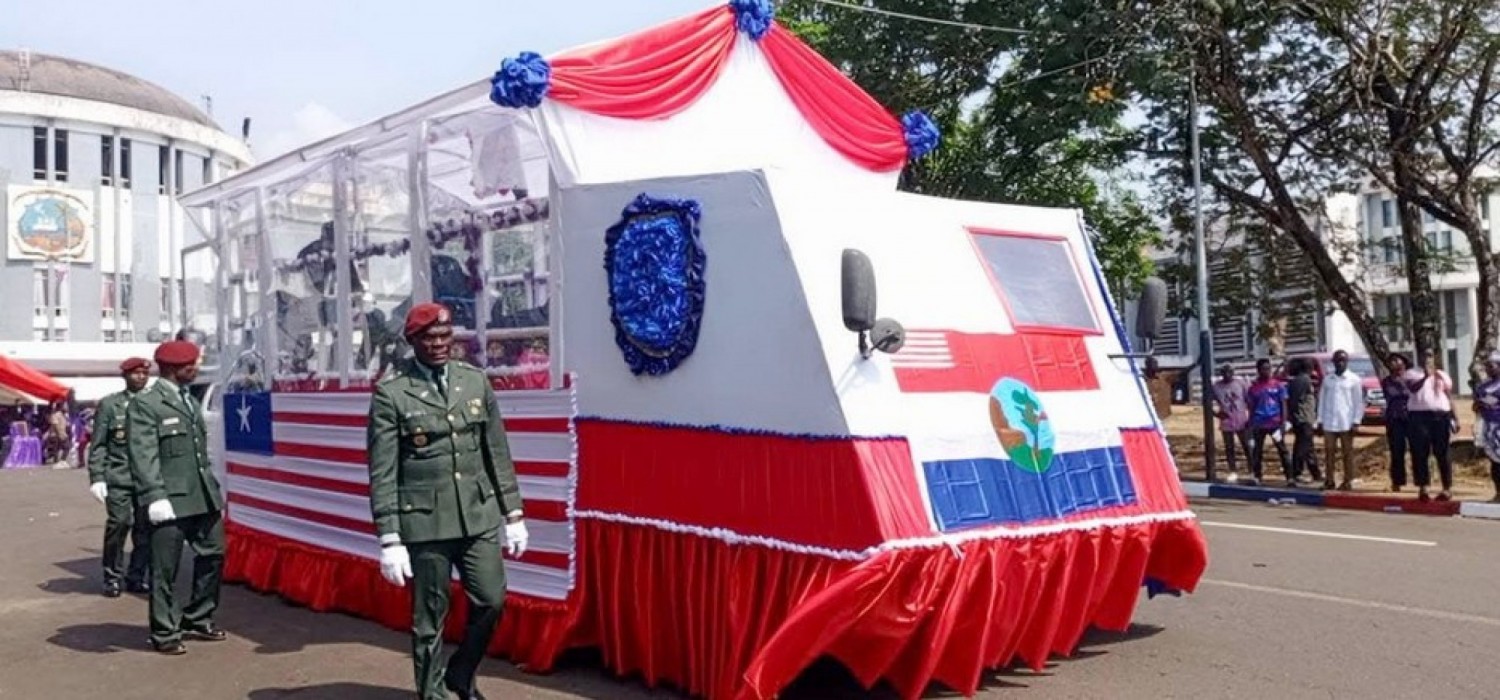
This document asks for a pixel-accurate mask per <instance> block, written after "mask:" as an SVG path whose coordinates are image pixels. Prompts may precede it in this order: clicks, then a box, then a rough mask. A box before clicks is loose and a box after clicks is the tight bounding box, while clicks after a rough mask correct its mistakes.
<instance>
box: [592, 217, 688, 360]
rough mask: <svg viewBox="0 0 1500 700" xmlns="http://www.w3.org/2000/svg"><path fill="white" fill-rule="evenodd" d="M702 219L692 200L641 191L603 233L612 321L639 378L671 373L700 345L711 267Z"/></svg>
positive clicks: (620, 342) (621, 348)
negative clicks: (700, 226)
mask: <svg viewBox="0 0 1500 700" xmlns="http://www.w3.org/2000/svg"><path fill="white" fill-rule="evenodd" d="M701 218H702V209H701V208H700V207H699V205H698V202H696V201H694V200H691V199H675V198H657V197H651V196H649V195H646V194H641V195H639V196H637V197H636V198H635V200H634V201H632V202H631V203H630V206H628V207H626V208H625V210H624V211H623V212H622V213H621V219H620V221H619V222H618V223H616V224H615V225H614V226H611V227H609V230H608V231H607V232H606V233H605V237H604V269H605V271H606V273H607V274H608V277H609V309H610V322H611V323H613V324H614V327H615V344H616V345H619V346H620V352H621V353H622V354H623V355H624V357H625V363H626V364H627V365H629V366H630V371H631V372H632V373H634V374H636V375H641V374H648V375H652V376H659V375H663V374H667V373H668V372H671V371H672V370H674V369H676V368H677V366H678V365H680V364H682V361H683V360H686V359H687V358H688V356H689V355H691V354H692V353H693V349H694V348H696V347H697V345H698V328H699V324H700V323H701V322H702V319H703V304H704V297H705V294H704V289H705V286H704V267H705V265H706V264H707V257H706V255H705V253H704V250H703V242H702V240H701V239H700V237H699V231H698V221H699V219H701Z"/></svg>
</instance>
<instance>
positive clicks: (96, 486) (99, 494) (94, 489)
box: [89, 481, 109, 503]
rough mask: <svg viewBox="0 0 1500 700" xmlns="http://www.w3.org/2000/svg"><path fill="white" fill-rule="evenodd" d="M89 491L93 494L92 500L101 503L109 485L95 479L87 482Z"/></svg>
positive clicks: (107, 493)
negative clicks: (89, 482) (90, 482)
mask: <svg viewBox="0 0 1500 700" xmlns="http://www.w3.org/2000/svg"><path fill="white" fill-rule="evenodd" d="M89 493H92V494H94V500H96V501H98V502H100V503H103V502H104V497H105V496H107V495H109V487H107V486H105V485H104V482H102V481H95V482H94V483H92V484H89Z"/></svg>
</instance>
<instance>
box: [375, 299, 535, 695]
mask: <svg viewBox="0 0 1500 700" xmlns="http://www.w3.org/2000/svg"><path fill="white" fill-rule="evenodd" d="M452 318H453V316H452V312H450V311H449V310H448V309H447V307H444V306H442V305H439V304H419V305H417V306H414V307H412V309H411V311H410V312H409V313H408V314H407V317H406V327H405V333H406V338H407V340H408V341H410V342H411V344H412V347H413V349H414V350H415V352H416V358H415V359H414V360H408V361H406V362H404V363H402V364H398V365H397V366H396V368H395V369H394V370H393V371H392V372H391V373H390V374H388V375H386V376H385V377H384V378H383V379H382V380H381V381H380V383H379V384H377V385H376V387H375V392H374V397H373V399H372V401H371V403H370V420H369V436H368V439H369V455H370V457H369V458H370V506H371V511H372V512H373V514H374V519H375V528H376V531H377V532H378V533H379V534H380V544H381V553H380V572H381V574H382V575H383V576H384V577H385V578H386V580H388V581H390V582H391V583H392V584H395V585H397V586H404V585H406V580H407V579H411V581H412V585H413V591H412V663H413V666H414V670H415V673H416V684H417V691H418V693H419V694H420V696H421V697H422V698H423V699H424V700H439V699H440V698H447V697H448V694H447V692H444V689H445V688H446V689H447V690H448V691H452V692H454V693H457V694H458V695H459V697H461V698H464V700H475V699H480V700H482V698H483V696H482V695H480V694H479V692H478V691H477V690H475V688H474V676H475V673H476V672H477V671H478V669H479V662H480V660H481V659H482V658H483V656H484V652H485V649H486V648H488V647H489V643H490V638H491V636H492V635H493V634H494V632H495V627H496V625H498V624H499V622H500V613H501V606H502V604H503V603H504V599H505V566H504V563H503V561H502V560H501V545H502V542H501V538H502V537H504V543H503V544H504V548H505V550H506V553H507V554H509V555H510V556H512V557H520V556H521V555H522V553H524V552H525V550H526V542H527V538H528V535H527V532H526V523H525V521H524V520H523V519H522V509H521V493H520V490H519V488H518V487H517V484H516V472H515V465H514V464H512V463H511V458H510V447H509V445H508V443H507V442H506V438H505V428H504V425H503V424H502V423H501V422H500V412H499V409H498V408H497V407H496V404H495V392H494V389H493V388H491V386H490V382H489V379H488V378H487V377H486V376H485V375H484V373H482V372H480V371H479V370H478V369H476V368H474V367H472V366H469V365H466V364H463V363H460V362H452V363H450V362H449V361H448V358H449V352H450V350H451V348H452V345H453V326H452V323H453V322H452ZM502 524H503V525H504V527H503V534H502V527H501V526H502ZM454 567H457V568H458V571H459V577H460V579H461V581H462V583H463V588H464V591H465V593H466V594H467V595H468V599H469V619H468V621H467V624H466V627H465V629H464V638H463V641H462V643H460V644H459V646H458V649H457V651H455V652H454V654H453V656H452V657H451V658H450V659H448V663H447V664H446V669H445V668H444V664H443V663H442V661H441V660H440V658H439V657H440V656H441V652H442V646H443V638H442V633H443V625H444V622H445V621H446V620H447V617H448V592H449V585H450V583H451V579H450V576H451V572H452V571H453V568H454Z"/></svg>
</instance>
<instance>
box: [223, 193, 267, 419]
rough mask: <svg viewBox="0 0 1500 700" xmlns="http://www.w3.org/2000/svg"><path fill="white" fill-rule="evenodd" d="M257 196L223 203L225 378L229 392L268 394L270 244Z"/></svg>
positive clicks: (240, 196) (246, 195)
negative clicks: (266, 266)
mask: <svg viewBox="0 0 1500 700" xmlns="http://www.w3.org/2000/svg"><path fill="white" fill-rule="evenodd" d="M256 207H257V205H256V197H255V192H253V191H251V192H244V193H240V194H238V195H236V196H233V197H227V198H225V199H224V200H223V201H221V202H220V203H219V210H218V222H219V227H220V230H221V231H222V234H221V235H222V243H221V250H222V255H223V260H222V261H221V264H222V265H223V266H224V275H223V278H222V283H223V285H224V297H223V298H224V307H225V308H224V309H223V311H222V312H223V314H224V316H225V327H226V328H225V329H226V335H227V337H226V340H225V349H226V352H227V353H230V355H227V356H226V357H227V359H228V361H229V366H228V368H227V369H226V373H225V376H226V377H227V381H228V383H229V389H230V391H263V390H266V389H268V388H269V384H268V381H269V378H268V377H267V375H266V357H268V356H269V355H270V353H271V348H270V336H269V333H268V332H267V328H268V327H269V326H268V323H267V321H268V316H267V315H266V314H263V313H262V311H263V307H264V301H263V299H264V295H265V293H266V291H267V290H266V284H265V280H264V274H263V272H262V270H261V261H262V259H263V257H264V255H263V250H264V245H265V239H264V237H263V236H262V233H261V230H260V225H259V217H258V215H257V208H256Z"/></svg>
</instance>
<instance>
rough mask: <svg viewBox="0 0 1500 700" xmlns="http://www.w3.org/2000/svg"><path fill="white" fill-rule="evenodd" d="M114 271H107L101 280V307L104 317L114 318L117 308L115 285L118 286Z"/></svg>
mask: <svg viewBox="0 0 1500 700" xmlns="http://www.w3.org/2000/svg"><path fill="white" fill-rule="evenodd" d="M117 277H118V276H117V275H116V274H115V273H113V272H106V273H104V275H103V276H102V278H101V279H100V281H99V309H100V316H102V317H103V318H114V317H115V315H116V313H115V312H116V309H115V287H116V286H118V283H117V282H116V278H117Z"/></svg>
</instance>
